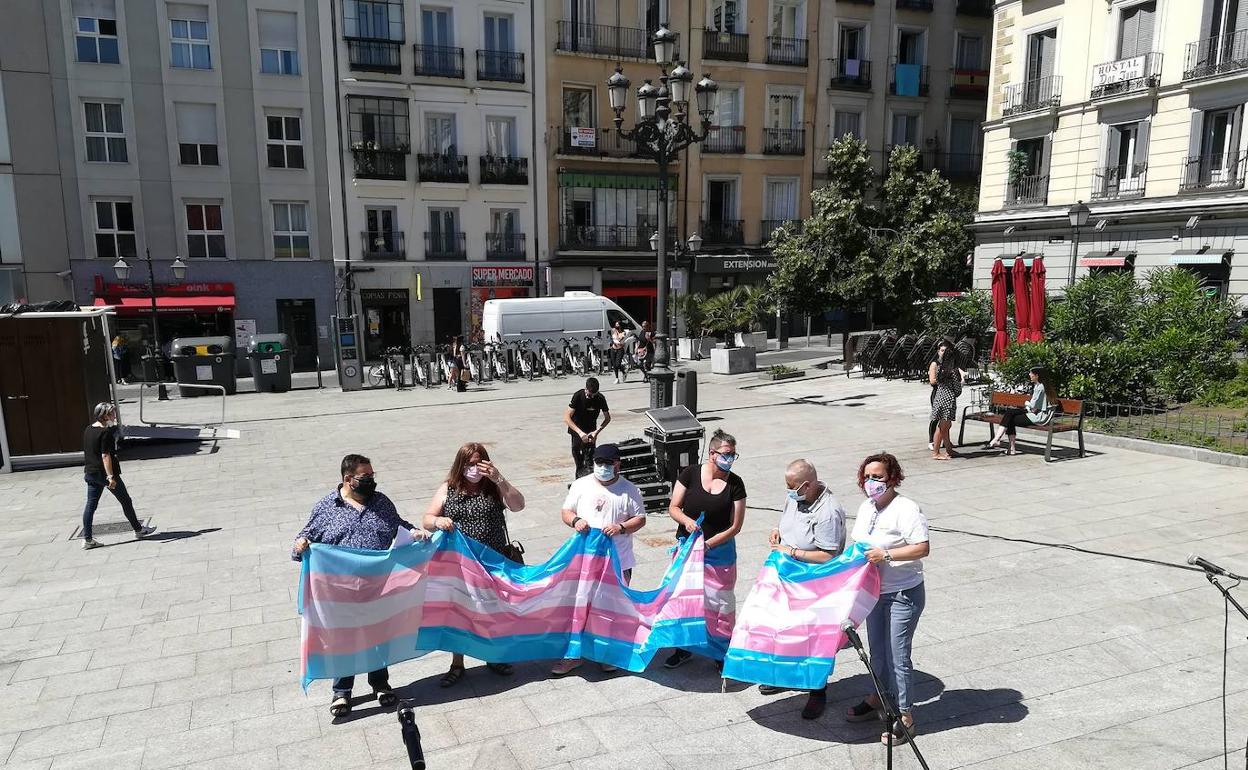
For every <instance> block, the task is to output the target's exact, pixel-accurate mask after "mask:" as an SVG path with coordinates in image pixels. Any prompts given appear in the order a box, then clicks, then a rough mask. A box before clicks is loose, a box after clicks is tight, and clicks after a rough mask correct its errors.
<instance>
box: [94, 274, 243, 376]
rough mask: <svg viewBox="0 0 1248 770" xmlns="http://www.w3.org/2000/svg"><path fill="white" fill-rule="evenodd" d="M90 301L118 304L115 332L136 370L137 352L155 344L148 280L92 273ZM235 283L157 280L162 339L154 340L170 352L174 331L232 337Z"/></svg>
mask: <svg viewBox="0 0 1248 770" xmlns="http://www.w3.org/2000/svg"><path fill="white" fill-rule="evenodd" d="M94 304H95V305H97V306H103V305H111V306H113V307H114V308H115V309H116V313H117V323H116V331H115V334H117V335H119V336H121V337H124V338H125V341H126V343H127V345H128V347H129V356H130V364H131V370H132V371H139V367H140V357H141V356H142V355H143V354H144V353H145V352H146V351H148V350H149V349H151V348H152V347H154V345H153V334H152V295H151V293H150V290H149V289H148V286H147V284H133V283H109V282H106V281H105V280H104V279H103V278H102V277H101V276H96V278H95V289H94ZM234 311H235V299H234V284H233V283H231V282H227V281H209V282H198V283H195V282H191V283H170V284H163V283H158V284H156V313H157V316H158V319H159V321H160V340H159V341H158V342H157V343H156V344H155V346H158V347H159V348H160V349H161V350H162V351H164V352H165V353H166V355H167V354H168V348H169V343H170V341H171V340H173V339H176V338H178V337H216V336H224V337H231V338H232V337H233V336H234Z"/></svg>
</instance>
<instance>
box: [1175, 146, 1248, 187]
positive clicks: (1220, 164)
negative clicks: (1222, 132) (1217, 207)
mask: <svg viewBox="0 0 1248 770" xmlns="http://www.w3.org/2000/svg"><path fill="white" fill-rule="evenodd" d="M1246 162H1248V155H1238V154H1227V153H1221V152H1216V153H1210V154H1207V155H1195V156H1191V157H1189V158H1187V159H1185V160H1184V161H1183V179H1182V180H1181V181H1180V182H1179V189H1180V190H1181V191H1183V192H1204V191H1207V190H1239V189H1241V188H1243V186H1244V166H1245V163H1246Z"/></svg>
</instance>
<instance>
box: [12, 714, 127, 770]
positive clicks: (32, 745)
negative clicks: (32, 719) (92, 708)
mask: <svg viewBox="0 0 1248 770" xmlns="http://www.w3.org/2000/svg"><path fill="white" fill-rule="evenodd" d="M103 735H104V720H103V719H92V720H89V721H83V722H74V723H72V724H65V725H56V726H55V727H46V728H44V729H41V730H27V731H25V732H23V733H22V735H21V737H20V738H18V741H17V745H16V746H14V747H13V751H12V752H11V753H10V754H9V761H10V762H23V761H28V760H35V759H42V758H44V757H52V756H56V755H57V754H66V753H72V752H75V751H84V750H86V749H93V748H95V747H96V746H99V745H100V739H101V738H102V737H103Z"/></svg>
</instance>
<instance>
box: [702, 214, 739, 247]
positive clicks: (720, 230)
mask: <svg viewBox="0 0 1248 770" xmlns="http://www.w3.org/2000/svg"><path fill="white" fill-rule="evenodd" d="M701 228H702V231H701V232H700V233H699V235H701V236H702V240H703V241H704V242H705V243H707V244H710V245H723V246H739V245H741V244H743V243H745V221H744V220H741V219H703V220H702V224H701Z"/></svg>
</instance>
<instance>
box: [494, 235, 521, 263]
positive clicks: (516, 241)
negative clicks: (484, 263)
mask: <svg viewBox="0 0 1248 770" xmlns="http://www.w3.org/2000/svg"><path fill="white" fill-rule="evenodd" d="M527 254H528V251H527V250H526V249H525V247H524V233H486V234H485V258H486V259H524V258H525V256H527Z"/></svg>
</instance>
